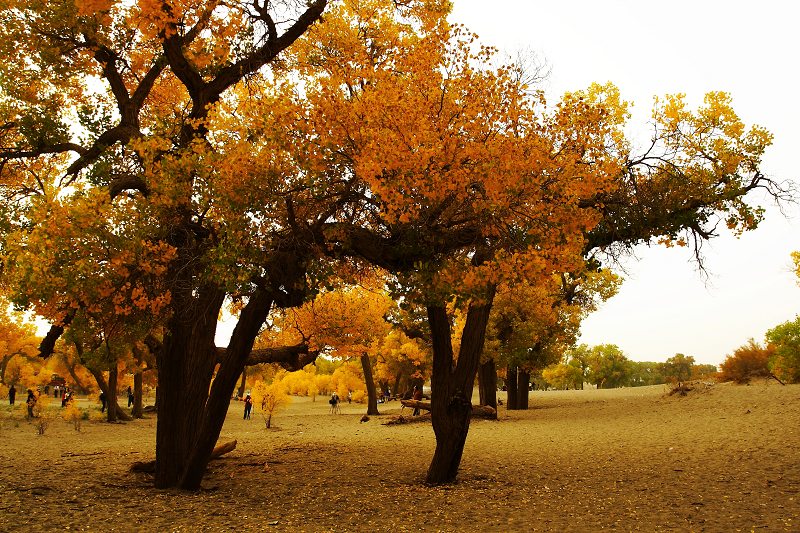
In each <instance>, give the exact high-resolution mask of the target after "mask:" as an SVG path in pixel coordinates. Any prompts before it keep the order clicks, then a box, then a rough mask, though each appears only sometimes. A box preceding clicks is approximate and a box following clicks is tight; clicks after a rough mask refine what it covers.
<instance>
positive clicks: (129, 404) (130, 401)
mask: <svg viewBox="0 0 800 533" xmlns="http://www.w3.org/2000/svg"><path fill="white" fill-rule="evenodd" d="M131 405H133V391H132V390H131V386H130V385H128V407H130V406H131Z"/></svg>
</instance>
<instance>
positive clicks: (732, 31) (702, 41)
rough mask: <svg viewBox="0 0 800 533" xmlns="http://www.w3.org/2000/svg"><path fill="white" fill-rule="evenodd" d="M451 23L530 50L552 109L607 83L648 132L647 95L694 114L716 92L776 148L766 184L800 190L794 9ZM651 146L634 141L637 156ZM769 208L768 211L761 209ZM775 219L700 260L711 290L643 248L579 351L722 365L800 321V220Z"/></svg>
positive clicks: (690, 4)
mask: <svg viewBox="0 0 800 533" xmlns="http://www.w3.org/2000/svg"><path fill="white" fill-rule="evenodd" d="M454 6H455V9H454V13H453V16H452V17H451V20H453V21H455V22H461V23H463V24H465V25H466V26H467V27H468V28H470V29H471V30H472V31H474V32H476V33H478V34H479V35H480V37H481V41H482V42H484V43H485V44H491V45H494V46H497V47H498V48H500V49H501V50H503V51H505V52H508V53H510V54H513V53H514V52H515V51H516V50H519V49H523V48H530V49H532V50H534V51H536V52H537V53H538V54H539V55H541V56H542V57H544V58H545V59H546V60H547V62H548V63H549V64H550V66H551V68H552V72H551V75H550V77H549V79H548V81H547V82H546V84H545V89H546V90H547V92H548V94H549V96H550V99H551V100H555V99H556V98H557V96H558V95H560V94H562V93H563V92H564V91H568V90H576V89H582V88H586V87H587V86H588V85H589V84H590V83H592V82H594V81H597V82H601V83H604V82H606V81H611V82H613V83H615V84H616V85H617V86H618V87H619V88H620V90H621V91H622V94H623V96H624V97H625V98H626V99H627V100H631V101H633V102H634V105H635V107H634V120H635V121H638V122H640V123H641V122H643V121H646V120H647V118H648V117H649V112H650V108H651V105H652V98H653V96H654V95H664V94H668V93H676V92H682V93H685V94H686V95H687V100H688V101H689V102H694V103H699V102H701V101H702V98H703V95H704V94H705V93H706V92H708V91H712V90H722V91H726V92H729V93H731V95H732V97H733V101H734V109H735V110H736V111H737V112H738V114H739V116H740V117H741V118H742V119H743V120H744V121H745V122H746V123H747V124H752V123H757V124H760V125H762V126H765V127H766V128H767V129H769V130H770V131H771V132H772V133H773V134H774V135H775V142H774V144H773V146H772V147H771V148H770V149H769V150H768V152H767V155H766V157H765V159H764V168H763V170H764V171H765V173H766V174H767V175H768V176H770V177H773V178H775V179H778V180H787V179H788V180H793V181H794V182H796V183H797V182H800V179H798V176H800V172H798V171H797V170H796V167H795V166H793V163H794V162H795V161H794V158H793V157H792V156H796V155H797V154H798V147H799V146H800V128H798V121H800V111H798V105H797V102H796V101H795V100H794V99H793V98H791V97H790V95H794V93H795V92H796V91H797V90H798V82H799V81H800V74H798V68H797V65H796V55H797V53H798V52H800V32H798V31H797V27H796V25H797V21H798V17H797V12H796V8H795V7H794V2H783V1H777V0H762V1H761V2H741V1H717V0H713V1H711V0H701V1H697V0H694V1H686V0H673V1H671V2H654V1H641V0H638V1H636V0H629V1H623V0H605V1H603V2H599V1H596V0H580V1H575V0H573V1H561V2H556V1H530V0H493V1H492V2H487V1H485V0H454ZM646 141H647V139H646V138H643V139H642V140H641V142H640V143H638V144H640V145H643V144H644V143H645V142H646ZM764 205H765V206H769V205H770V204H769V202H764ZM787 212H788V214H789V218H786V217H784V216H783V215H782V214H781V213H780V212H779V211H778V210H777V209H774V208H770V209H769V212H768V215H767V219H766V220H765V222H764V223H763V224H762V225H761V227H759V229H757V230H756V231H754V232H750V233H749V234H746V235H744V236H743V237H741V238H740V239H736V238H734V237H732V236H730V235H723V236H721V237H720V238H718V239H716V240H714V241H712V242H710V243H708V244H707V245H706V246H705V248H704V252H705V257H706V268H707V270H708V276H705V277H704V276H703V275H701V274H700V273H699V272H698V271H697V268H696V266H695V265H694V264H693V263H692V261H691V254H690V252H689V251H688V250H687V249H669V250H667V249H663V248H658V247H653V248H646V247H641V249H639V250H638V251H637V256H638V259H636V260H633V259H632V260H630V261H626V263H625V270H626V271H627V275H626V280H625V282H624V284H623V286H622V290H621V292H620V293H619V294H618V295H617V296H616V297H615V298H614V299H613V300H611V301H609V302H607V303H606V304H605V305H604V306H603V307H602V308H601V309H600V310H599V311H598V312H597V313H595V314H594V315H592V316H591V317H590V318H589V319H587V320H586V322H585V323H584V326H583V328H582V332H583V335H582V337H581V342H585V343H588V344H600V343H613V344H617V345H618V346H620V347H621V348H622V349H623V351H625V353H626V354H627V355H628V356H629V357H630V358H631V359H634V360H639V361H645V360H648V361H663V360H664V359H666V358H667V357H670V356H672V355H674V354H675V353H678V352H680V353H684V354H686V355H692V356H694V357H695V359H696V360H697V361H698V362H702V363H713V364H718V363H720V362H722V360H723V359H724V358H725V355H726V354H728V353H730V352H732V351H733V350H734V349H735V348H736V347H738V346H740V345H742V344H744V343H745V342H746V341H747V340H748V339H749V338H751V337H753V338H755V339H756V340H759V341H760V340H763V336H764V333H765V331H766V330H767V329H769V328H770V327H773V326H775V325H777V324H779V323H781V322H785V321H786V320H792V319H794V317H795V316H796V314H797V313H798V312H799V311H800V288H798V287H797V285H796V279H795V278H794V276H793V274H792V272H791V270H790V268H791V260H790V256H789V254H790V252H791V251H792V250H800V217H798V215H800V211H798V209H797V208H794V207H791V206H790V207H789V208H788V209H787Z"/></svg>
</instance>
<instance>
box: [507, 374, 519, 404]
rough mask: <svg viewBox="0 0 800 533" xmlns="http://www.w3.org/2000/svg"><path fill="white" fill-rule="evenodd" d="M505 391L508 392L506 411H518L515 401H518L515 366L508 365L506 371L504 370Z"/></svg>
mask: <svg viewBox="0 0 800 533" xmlns="http://www.w3.org/2000/svg"><path fill="white" fill-rule="evenodd" d="M506 391H508V393H507V400H506V409H508V410H509V411H514V410H516V409H518V407H517V400H519V396H518V395H517V367H515V366H511V365H509V366H508V370H506Z"/></svg>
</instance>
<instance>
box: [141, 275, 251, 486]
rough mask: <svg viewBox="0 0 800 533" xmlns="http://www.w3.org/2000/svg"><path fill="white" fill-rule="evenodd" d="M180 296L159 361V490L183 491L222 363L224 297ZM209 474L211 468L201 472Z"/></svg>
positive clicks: (207, 293) (216, 293) (211, 292)
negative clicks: (219, 330)
mask: <svg viewBox="0 0 800 533" xmlns="http://www.w3.org/2000/svg"><path fill="white" fill-rule="evenodd" d="M184 283H187V284H188V283H189V281H188V280H187V281H184ZM175 293H176V294H173V315H172V317H171V319H170V321H169V324H168V327H167V335H166V336H165V338H164V346H163V348H162V349H161V350H160V351H159V352H158V361H157V364H158V385H159V386H158V389H157V390H156V401H157V402H158V422H157V428H156V475H155V485H156V487H158V488H167V487H175V486H181V480H182V478H183V475H184V472H185V471H186V468H187V466H188V464H189V461H190V456H191V454H192V453H193V450H194V448H195V446H196V443H197V437H198V435H199V432H200V427H201V425H202V420H203V413H204V407H205V404H206V400H207V399H208V387H209V383H210V382H211V377H212V373H213V370H214V363H215V360H216V357H215V356H216V353H215V352H216V347H215V346H214V335H215V333H216V326H217V316H218V314H219V309H220V307H221V306H222V301H223V298H224V293H223V292H222V291H220V290H217V289H215V288H208V287H206V288H203V289H200V293H199V294H198V295H197V296H196V297H195V296H194V295H192V293H191V291H189V290H182V291H175ZM237 377H238V373H237ZM208 453H209V454H210V453H211V449H209V450H208ZM207 458H208V454H206V459H207ZM204 469H205V464H204V465H203V468H202V469H201V470H204ZM200 476H201V477H202V472H201V473H200ZM198 486H199V482H198Z"/></svg>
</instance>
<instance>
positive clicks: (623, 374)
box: [589, 344, 631, 389]
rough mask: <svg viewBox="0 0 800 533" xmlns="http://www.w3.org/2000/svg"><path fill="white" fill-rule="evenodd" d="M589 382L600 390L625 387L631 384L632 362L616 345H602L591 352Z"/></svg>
mask: <svg viewBox="0 0 800 533" xmlns="http://www.w3.org/2000/svg"><path fill="white" fill-rule="evenodd" d="M590 361H591V362H590V372H589V381H590V382H591V383H594V384H595V385H597V388H598V389H612V388H616V387H624V386H627V385H628V384H629V383H630V377H631V361H630V360H629V359H628V358H627V357H626V356H625V354H624V353H622V350H620V349H619V346H617V345H615V344H600V345H598V346H594V347H593V348H592V350H591V359H590Z"/></svg>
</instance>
